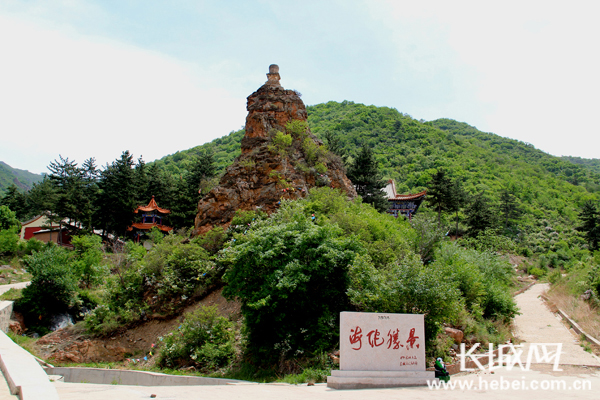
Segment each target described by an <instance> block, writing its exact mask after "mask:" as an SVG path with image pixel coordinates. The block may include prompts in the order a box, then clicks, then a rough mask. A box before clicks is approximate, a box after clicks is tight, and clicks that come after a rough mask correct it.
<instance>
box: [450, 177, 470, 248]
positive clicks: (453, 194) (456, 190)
mask: <svg viewBox="0 0 600 400" xmlns="http://www.w3.org/2000/svg"><path fill="white" fill-rule="evenodd" d="M466 200H467V194H466V192H465V191H464V189H463V187H462V184H461V183H460V181H459V180H458V179H454V180H453V181H452V183H451V185H450V201H449V206H448V211H450V212H454V213H456V231H455V234H456V237H458V212H459V211H460V209H461V208H463V205H464V204H465V201H466Z"/></svg>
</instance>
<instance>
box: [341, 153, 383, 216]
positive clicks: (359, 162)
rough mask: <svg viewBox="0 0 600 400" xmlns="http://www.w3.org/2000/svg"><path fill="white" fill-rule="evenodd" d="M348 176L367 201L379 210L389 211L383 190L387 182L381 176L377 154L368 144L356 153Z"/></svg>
mask: <svg viewBox="0 0 600 400" xmlns="http://www.w3.org/2000/svg"><path fill="white" fill-rule="evenodd" d="M347 176H348V179H350V180H351V181H352V183H353V184H354V187H355V188H356V192H357V193H358V194H359V195H360V196H361V197H362V199H363V201H364V202H365V203H368V204H371V205H372V206H373V207H375V209H376V210H377V211H379V212H385V211H387V209H388V208H389V204H388V200H387V198H386V196H385V192H384V191H383V188H385V186H386V182H385V181H384V180H383V179H382V178H381V173H380V172H379V166H378V165H377V161H376V160H375V155H374V154H373V151H372V150H371V149H370V148H369V147H368V146H367V145H363V146H362V148H361V149H360V151H359V152H358V154H357V155H356V158H355V160H354V162H353V163H352V165H350V168H348V174H347Z"/></svg>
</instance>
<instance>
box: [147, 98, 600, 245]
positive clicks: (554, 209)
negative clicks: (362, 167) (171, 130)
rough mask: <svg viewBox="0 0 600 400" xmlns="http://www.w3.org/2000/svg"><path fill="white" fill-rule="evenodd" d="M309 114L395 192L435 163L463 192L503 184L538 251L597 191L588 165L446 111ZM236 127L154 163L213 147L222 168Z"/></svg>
mask: <svg viewBox="0 0 600 400" xmlns="http://www.w3.org/2000/svg"><path fill="white" fill-rule="evenodd" d="M308 115H309V124H310V127H311V130H312V132H313V133H314V134H315V135H317V136H318V137H320V138H322V139H323V138H324V137H325V134H326V133H327V132H329V133H332V134H334V135H336V136H337V137H338V138H339V139H340V141H341V143H342V146H343V148H344V149H345V150H346V152H347V154H349V155H350V161H351V156H352V155H353V154H356V152H357V150H358V148H359V146H361V145H362V144H363V143H366V144H368V145H369V146H370V147H371V148H372V149H373V151H374V153H375V155H376V157H377V160H378V162H379V166H380V168H381V170H382V172H383V176H384V177H385V178H391V179H394V180H395V181H396V187H397V190H398V192H399V193H407V192H417V191H420V190H423V189H425V188H427V184H428V182H429V181H430V179H431V176H432V175H433V174H434V173H435V171H436V170H437V169H438V168H443V169H445V170H446V171H447V173H448V174H449V175H450V176H451V177H452V178H453V179H457V180H459V181H460V182H461V183H462V185H463V187H464V188H465V189H466V191H467V193H469V194H470V195H471V196H470V197H472V196H475V195H476V194H480V193H482V192H483V193H484V195H485V196H486V197H487V198H489V199H490V200H491V201H492V203H495V204H496V205H499V204H498V203H499V201H500V192H501V191H502V190H504V189H506V190H508V191H510V192H511V193H512V194H514V196H516V198H517V200H518V207H519V209H520V211H521V214H522V216H521V217H520V218H519V222H518V223H517V224H516V226H515V229H514V230H513V233H514V235H515V237H519V238H520V239H521V240H524V241H526V242H527V243H526V244H527V246H528V247H532V248H534V249H535V248H537V249H538V251H540V252H543V251H546V250H549V249H552V250H555V249H556V248H557V246H559V247H560V246H565V245H566V243H567V242H570V241H571V240H578V239H577V235H576V234H575V231H574V227H575V226H576V225H577V223H578V222H577V216H578V212H579V207H580V206H581V204H582V203H583V202H584V201H585V200H587V199H596V198H597V197H598V193H599V192H600V174H599V173H598V172H596V171H595V170H594V169H593V168H588V167H586V166H584V165H579V164H576V163H573V162H571V161H569V160H565V159H561V158H559V157H555V156H552V155H549V154H546V153H544V152H542V151H540V150H537V149H536V148H535V147H534V146H533V145H531V144H527V143H523V142H520V141H517V140H513V139H507V138H503V137H500V136H498V135H495V134H491V133H484V132H481V131H479V130H477V129H476V128H474V127H472V126H470V125H468V124H466V123H462V122H457V121H454V120H451V119H439V120H435V121H429V122H425V121H418V120H415V119H413V118H411V117H410V116H409V115H406V114H402V113H400V112H398V111H397V110H395V109H393V108H388V107H375V106H365V105H363V104H356V103H353V102H349V101H344V102H342V103H338V102H328V103H325V104H318V105H314V106H310V107H308ZM243 134H244V131H243V130H240V131H237V132H232V133H230V134H229V135H228V136H225V137H223V138H220V139H216V140H214V141H212V142H210V143H207V144H204V145H202V146H197V147H194V148H192V149H189V150H185V151H180V152H178V153H175V154H173V155H169V156H166V157H164V158H162V159H160V160H157V161H156V163H157V164H159V165H163V166H164V167H165V168H166V169H167V170H169V171H170V172H171V173H174V174H178V173H182V171H184V170H185V169H186V165H187V163H189V162H191V160H192V158H193V155H194V154H197V153H199V152H200V151H201V150H203V149H207V148H212V150H213V151H214V153H215V158H216V160H217V162H218V164H219V167H220V168H224V167H225V166H227V165H229V164H230V163H231V162H232V161H233V159H234V158H235V157H237V155H239V154H240V140H241V138H242V137H243ZM467 201H468V200H467ZM524 244H525V243H524Z"/></svg>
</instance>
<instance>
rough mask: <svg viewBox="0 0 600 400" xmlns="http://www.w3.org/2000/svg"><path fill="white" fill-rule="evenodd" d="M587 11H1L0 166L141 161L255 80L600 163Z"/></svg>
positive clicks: (192, 5)
mask: <svg viewBox="0 0 600 400" xmlns="http://www.w3.org/2000/svg"><path fill="white" fill-rule="evenodd" d="M597 8H598V6H597V5H596V3H595V2H594V1H591V0H588V1H570V2H565V1H554V0H546V1H502V2H483V1H460V0H455V1H427V0H423V1H414V0H411V1H404V0H387V1H386V0H331V1H326V0H319V1H312V0H304V1H297V0H296V1H292V0H274V1H270V0H264V1H261V0H239V1H238V0H228V1H219V0H213V1H203V0H171V1H147V0H137V1H135V0H97V1H95V0H21V1H17V0H0V161H4V162H6V163H7V164H9V165H10V166H12V167H14V168H19V169H25V170H29V171H31V172H35V173H42V172H47V169H46V167H47V166H48V164H49V163H50V162H51V161H53V160H54V159H58V158H59V156H62V157H65V158H69V159H70V160H75V161H77V162H79V163H83V161H84V160H86V159H88V158H90V157H95V158H96V161H97V164H98V165H100V166H104V165H106V163H111V162H112V161H114V160H115V159H116V158H118V157H120V155H121V153H122V152H123V151H124V150H129V151H130V152H131V153H133V155H134V157H135V158H138V157H143V159H144V160H145V161H147V162H148V161H153V160H155V159H158V158H161V157H163V156H165V155H167V154H172V153H174V152H176V151H178V150H185V149H189V148H191V147H194V146H197V145H201V144H203V143H206V142H208V141H211V140H213V139H215V138H218V137H221V136H224V135H227V134H228V133H229V132H231V131H235V130H238V129H240V128H241V127H243V125H244V123H245V117H246V97H247V96H249V95H250V94H251V93H252V92H254V91H255V90H256V89H258V88H259V87H260V86H261V85H262V84H263V83H264V82H265V81H266V75H265V74H266V73H267V72H268V66H269V65H270V64H278V65H279V67H280V74H281V84H282V85H283V86H284V87H285V88H287V89H295V90H298V91H299V92H301V93H302V99H303V101H304V102H305V104H307V105H312V104H318V103H323V102H327V101H331V100H333V101H343V100H349V101H354V102H356V103H363V104H369V105H370V104H374V105H376V106H387V107H393V108H396V109H397V110H398V111H400V112H402V113H404V114H408V115H410V116H412V117H413V118H415V119H422V120H427V121H429V120H434V119H437V118H451V119H455V120H457V121H462V122H466V123H468V124H470V125H473V126H475V127H477V128H478V129H480V130H482V131H484V132H492V133H495V134H498V135H500V136H504V137H509V138H512V139H517V140H520V141H523V142H527V143H531V144H533V145H534V146H535V147H536V148H538V149H541V150H543V151H545V152H547V153H550V154H553V155H557V156H562V155H571V156H578V157H583V158H600V132H599V128H598V126H597V125H596V124H595V123H594V122H593V121H594V120H595V117H594V115H596V114H597V113H598V110H600V97H599V96H598V93H600V74H599V71H600V57H598V55H597V54H596V53H597V47H598V45H597V40H598V38H599V37H600V24H598V23H597V21H596V19H597V18H596V15H597V11H598V10H597Z"/></svg>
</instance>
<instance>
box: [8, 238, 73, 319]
mask: <svg viewBox="0 0 600 400" xmlns="http://www.w3.org/2000/svg"><path fill="white" fill-rule="evenodd" d="M24 262H25V265H26V269H27V271H28V272H29V273H31V275H32V276H33V277H32V279H31V284H30V285H29V286H27V287H26V288H25V289H23V296H22V298H21V299H20V300H19V301H17V302H16V303H15V309H16V310H17V311H19V312H21V313H23V315H24V316H25V320H26V323H27V325H28V326H31V327H33V328H34V329H35V327H40V329H42V330H43V329H44V328H46V327H48V326H49V325H50V318H51V317H52V316H53V315H55V314H61V313H65V312H67V311H68V309H69V307H71V306H73V305H75V300H76V299H77V297H76V294H77V286H76V278H75V275H74V273H73V269H72V260H71V258H70V255H69V253H68V252H67V251H66V250H64V249H62V248H60V247H58V246H52V247H48V248H46V249H44V250H43V251H40V252H36V253H33V254H32V255H30V256H27V257H25V259H24Z"/></svg>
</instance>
